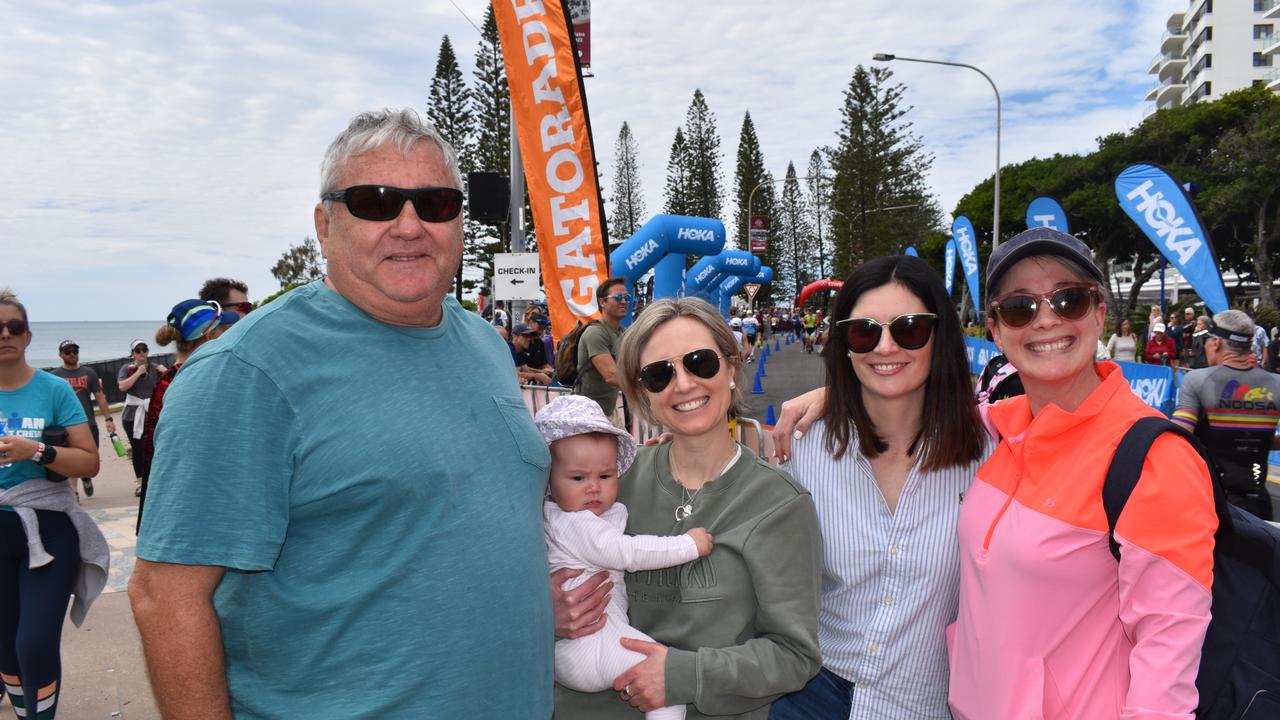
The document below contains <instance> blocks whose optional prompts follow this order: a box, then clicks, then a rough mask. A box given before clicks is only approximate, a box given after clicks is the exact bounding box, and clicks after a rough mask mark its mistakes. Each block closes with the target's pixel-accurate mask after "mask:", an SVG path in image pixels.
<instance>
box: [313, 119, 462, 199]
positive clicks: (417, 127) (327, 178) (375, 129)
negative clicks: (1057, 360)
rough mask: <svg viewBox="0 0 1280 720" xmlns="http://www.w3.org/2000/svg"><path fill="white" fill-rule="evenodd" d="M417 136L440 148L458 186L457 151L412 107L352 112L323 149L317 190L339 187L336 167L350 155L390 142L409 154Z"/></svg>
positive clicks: (460, 187)
mask: <svg viewBox="0 0 1280 720" xmlns="http://www.w3.org/2000/svg"><path fill="white" fill-rule="evenodd" d="M420 140H427V141H430V142H433V143H435V145H436V147H438V148H440V152H441V153H442V154H443V155H444V166H445V169H446V170H448V171H449V175H450V176H451V177H452V178H453V182H454V186H455V187H457V188H458V189H459V190H461V189H462V172H461V170H459V168H458V155H457V153H455V152H454V150H453V148H452V147H451V146H450V145H449V143H448V142H446V141H445V139H444V138H443V137H441V136H440V133H439V132H438V131H437V130H436V128H435V126H434V125H432V124H431V123H429V122H426V121H424V120H423V119H422V118H421V117H420V116H419V115H418V113H417V111H416V110H414V109H413V108H402V109H400V110H393V109H391V108H383V109H381V110H375V111H373V112H366V113H360V114H359V115H357V116H355V117H354V118H352V119H351V124H350V125H348V126H347V129H346V130H343V131H342V133H341V134H339V135H338V137H336V138H334V139H333V142H332V143H330V145H329V149H328V150H326V151H325V153H324V161H323V162H321V163H320V192H321V193H322V194H323V193H326V192H329V191H330V190H337V189H338V187H337V185H338V171H339V170H341V169H342V166H343V165H345V164H346V162H347V160H349V159H350V158H351V157H352V156H353V155H360V154H362V153H367V152H371V151H373V150H377V149H378V148H380V147H382V146H383V145H387V144H392V145H394V146H395V147H397V148H399V150H400V154H401V155H404V156H406V157H408V155H409V153H410V152H411V151H412V150H413V146H414V145H415V144H416V143H417V142H418V141H420ZM328 206H329V201H327V200H326V201H325V207H326V208H327V207H328Z"/></svg>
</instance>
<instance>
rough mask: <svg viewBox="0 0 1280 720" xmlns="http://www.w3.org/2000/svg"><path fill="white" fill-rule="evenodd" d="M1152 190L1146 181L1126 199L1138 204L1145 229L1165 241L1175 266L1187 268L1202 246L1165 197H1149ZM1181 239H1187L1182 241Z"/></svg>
mask: <svg viewBox="0 0 1280 720" xmlns="http://www.w3.org/2000/svg"><path fill="white" fill-rule="evenodd" d="M1151 188H1152V183H1151V181H1150V180H1148V181H1146V182H1144V183H1142V184H1141V185H1139V186H1138V187H1136V188H1134V189H1133V190H1131V191H1129V194H1128V195H1125V199H1126V200H1138V202H1137V203H1136V204H1135V209H1137V211H1138V212H1140V213H1142V214H1143V219H1144V220H1146V221H1147V225H1150V226H1151V229H1152V230H1155V232H1156V237H1159V238H1163V239H1164V246H1165V247H1166V248H1168V249H1169V251H1170V252H1173V253H1177V255H1178V262H1180V263H1182V264H1183V265H1186V264H1187V262H1188V261H1190V260H1191V258H1192V257H1193V256H1195V254H1196V251H1197V250H1199V249H1200V248H1201V246H1203V245H1204V243H1203V242H1201V240H1200V238H1198V237H1196V234H1195V233H1194V232H1192V230H1191V228H1189V227H1187V226H1186V221H1185V220H1183V219H1182V218H1181V217H1178V212H1177V211H1176V210H1175V209H1174V207H1173V204H1172V203H1170V202H1169V201H1168V200H1165V199H1164V193H1162V192H1156V193H1152V192H1151ZM1139 198H1141V199H1140V200H1139ZM1183 235H1187V236H1189V237H1185V238H1183V237H1182V236H1183ZM1179 238H1181V239H1179Z"/></svg>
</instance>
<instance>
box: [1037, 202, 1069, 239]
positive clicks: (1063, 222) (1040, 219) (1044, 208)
mask: <svg viewBox="0 0 1280 720" xmlns="http://www.w3.org/2000/svg"><path fill="white" fill-rule="evenodd" d="M1038 227H1047V228H1053V229H1054V230H1057V231H1058V232H1064V233H1069V232H1071V231H1070V230H1068V229H1067V211H1066V210H1063V209H1062V205H1061V204H1060V203H1059V202H1058V201H1057V200H1054V199H1053V198H1051V197H1049V196H1047V195H1041V196H1040V197H1038V198H1035V199H1033V200H1032V201H1031V202H1030V203H1028V204H1027V229H1028V230H1030V229H1031V228H1038Z"/></svg>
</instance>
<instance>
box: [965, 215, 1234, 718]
mask: <svg viewBox="0 0 1280 720" xmlns="http://www.w3.org/2000/svg"><path fill="white" fill-rule="evenodd" d="M1102 282H1103V275H1102V272H1101V271H1100V270H1099V269H1098V267H1097V265H1095V264H1094V261H1093V256H1092V253H1091V252H1090V251H1089V248H1088V247H1087V246H1086V245H1085V244H1084V243H1083V242H1081V241H1080V240H1078V239H1076V238H1075V237H1073V236H1071V235H1067V234H1065V233H1061V232H1058V231H1056V230H1053V229H1050V228H1034V229H1031V230H1027V231H1025V232H1022V233H1019V234H1018V235H1016V236H1014V237H1013V238H1011V239H1009V240H1007V241H1006V242H1004V243H1001V245H1000V247H999V248H998V249H997V250H996V251H995V252H993V253H992V255H991V258H990V260H989V261H988V264H987V292H988V293H989V297H990V298H991V300H990V301H989V304H988V308H987V309H988V319H987V327H988V329H990V330H991V333H992V335H993V337H994V339H995V342H996V344H997V345H998V346H999V347H1000V349H1001V351H1002V352H1004V354H1005V355H1006V356H1008V358H1009V361H1010V362H1011V363H1013V365H1014V366H1015V367H1016V368H1017V369H1018V375H1019V376H1020V377H1021V378H1022V384H1023V387H1024V388H1025V390H1026V394H1025V395H1022V396H1019V397H1014V398H1009V399H1007V400H1002V401H1001V402H999V403H996V404H995V405H992V406H991V407H990V408H989V414H990V419H991V421H992V424H993V426H994V428H995V430H996V432H997V434H998V437H999V445H998V446H997V447H996V449H995V452H994V453H993V454H992V456H991V458H990V459H989V460H988V461H987V462H986V463H985V464H984V465H983V466H982V467H981V469H979V470H978V474H977V477H976V478H975V479H974V481H973V484H972V485H971V486H970V487H969V488H968V490H967V491H966V492H965V493H964V502H963V504H962V505H961V507H960V518H959V523H958V528H957V531H958V534H959V552H960V603H959V612H958V617H957V620H956V622H955V624H954V625H952V626H951V627H950V628H948V640H949V642H948V646H949V650H950V659H951V662H950V664H951V680H950V705H951V712H952V715H953V716H954V717H955V718H956V719H957V720H989V719H990V718H1028V717H1046V718H1050V717H1052V718H1121V717H1124V718H1129V717H1133V718H1137V717H1150V718H1154V717H1162V718H1174V717H1177V718H1190V717H1191V716H1192V713H1193V712H1194V711H1195V709H1196V706H1197V701H1198V693H1197V690H1196V675H1197V672H1198V668H1199V665H1200V648H1201V645H1202V643H1203V641H1204V636H1205V631H1206V629H1207V628H1208V625H1209V618H1210V604H1211V601H1212V597H1211V595H1210V586H1211V584H1212V582H1213V545H1214V540H1213V535H1214V530H1215V528H1216V527H1217V516H1216V515H1215V512H1214V502H1213V491H1212V486H1211V484H1210V478H1209V471H1208V468H1206V467H1205V464H1204V462H1203V461H1202V460H1201V458H1200V455H1199V454H1198V453H1197V452H1196V451H1195V450H1194V449H1193V448H1192V447H1191V445H1190V444H1189V443H1187V442H1186V440H1184V439H1183V438H1181V437H1177V436H1174V435H1170V434H1168V433H1165V434H1163V435H1161V436H1160V437H1159V438H1157V439H1156V441H1155V443H1154V444H1153V445H1152V446H1151V454H1150V455H1149V456H1148V458H1147V460H1146V462H1145V464H1144V465H1143V467H1142V474H1141V477H1140V479H1139V481H1138V484H1137V488H1136V489H1135V490H1134V492H1133V495H1132V496H1131V497H1130V498H1129V500H1128V504H1127V505H1126V506H1125V508H1124V511H1123V513H1121V515H1120V517H1119V522H1118V523H1117V525H1116V527H1115V535H1114V537H1115V541H1116V543H1118V546H1119V561H1118V563H1117V560H1116V556H1115V555H1113V554H1112V548H1111V546H1110V542H1109V535H1108V524H1107V518H1106V513H1105V510H1104V508H1103V502H1102V485H1103V480H1104V478H1105V475H1106V472H1107V468H1108V466H1109V465H1110V463H1111V460H1112V456H1113V454H1114V452H1115V449H1116V446H1117V445H1118V443H1119V442H1120V439H1121V438H1122V437H1123V436H1124V434H1125V432H1126V431H1127V430H1128V429H1129V428H1130V426H1131V425H1132V424H1133V423H1134V422H1135V421H1136V420H1138V419H1139V418H1143V417H1149V416H1151V417H1154V416H1159V413H1158V412H1157V411H1156V410H1154V409H1152V408H1151V407H1149V406H1148V405H1147V404H1146V403H1144V402H1143V401H1142V400H1141V399H1140V398H1139V397H1138V396H1137V395H1135V394H1134V393H1133V392H1132V390H1130V388H1129V383H1128V382H1127V381H1126V380H1125V379H1124V376H1123V375H1122V374H1121V373H1120V367H1119V366H1118V365H1116V364H1115V363H1114V362H1111V361H1104V362H1095V360H1094V351H1095V347H1096V346H1097V341H1098V337H1099V336H1100V335H1101V333H1102V330H1103V327H1104V323H1105V320H1106V313H1107V309H1106V305H1105V304H1104V302H1103V299H1102V298H1103V296H1102V293H1101V291H1100V289H1099V288H1100V285H1101V283H1102Z"/></svg>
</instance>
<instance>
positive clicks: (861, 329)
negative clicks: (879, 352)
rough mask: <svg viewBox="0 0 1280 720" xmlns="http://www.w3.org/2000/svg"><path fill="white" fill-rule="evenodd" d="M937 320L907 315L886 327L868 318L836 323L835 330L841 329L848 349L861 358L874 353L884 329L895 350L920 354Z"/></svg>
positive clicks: (932, 317) (895, 319)
mask: <svg viewBox="0 0 1280 720" xmlns="http://www.w3.org/2000/svg"><path fill="white" fill-rule="evenodd" d="M937 319H938V316H937V315H936V314H934V313H907V314H906V315H899V316H898V317H896V318H894V319H892V320H890V321H889V322H887V323H882V322H880V321H878V320H873V319H871V318H849V319H847V320H840V321H838V322H836V327H844V331H845V341H846V342H848V343H849V349H850V350H852V351H854V352H856V353H858V354H859V355H861V354H862V353H869V352H871V351H872V350H875V349H876V346H877V345H879V344H880V338H881V337H882V336H883V335H884V329H885V328H886V327H887V328H889V336H890V337H892V338H893V341H894V342H895V343H897V345H898V347H900V348H902V349H904V350H919V349H920V348H922V347H924V346H925V345H927V344H928V343H929V338H930V337H932V336H933V325H934V322H935V321H936V320H937Z"/></svg>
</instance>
